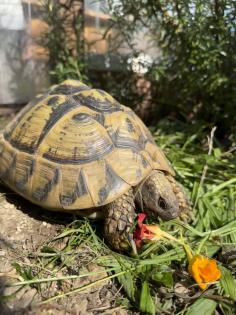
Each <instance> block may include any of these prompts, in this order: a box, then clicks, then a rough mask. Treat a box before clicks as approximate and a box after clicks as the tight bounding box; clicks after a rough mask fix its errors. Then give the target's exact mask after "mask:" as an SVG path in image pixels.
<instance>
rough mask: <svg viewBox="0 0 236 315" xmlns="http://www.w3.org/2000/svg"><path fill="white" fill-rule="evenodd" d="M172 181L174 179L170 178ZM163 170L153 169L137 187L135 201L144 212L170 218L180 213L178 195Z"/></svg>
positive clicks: (166, 218) (165, 218) (164, 218)
mask: <svg viewBox="0 0 236 315" xmlns="http://www.w3.org/2000/svg"><path fill="white" fill-rule="evenodd" d="M172 180H173V182H174V179H173V178H172ZM173 182H171V180H170V178H169V177H168V176H167V175H166V174H165V173H163V172H161V171H157V170H153V171H152V173H151V174H150V175H149V176H148V177H147V179H146V180H145V181H144V182H142V184H141V185H140V186H139V187H138V191H137V194H136V201H137V202H138V203H139V205H140V206H141V207H143V208H144V211H145V212H148V213H152V214H154V215H157V216H159V217H161V218H162V219H163V220H171V219H174V218H176V217H178V216H179V214H180V202H179V197H178V196H177V194H176V192H175V191H174V190H175V189H174V187H175V186H174V184H173Z"/></svg>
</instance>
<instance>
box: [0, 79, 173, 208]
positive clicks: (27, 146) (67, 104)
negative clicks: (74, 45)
mask: <svg viewBox="0 0 236 315" xmlns="http://www.w3.org/2000/svg"><path fill="white" fill-rule="evenodd" d="M153 169H158V170H163V171H165V172H167V173H170V174H172V175H174V173H173V170H172V168H171V167H170V164H169V162H168V161H167V159H166V158H165V156H164V154H163V152H162V151H161V150H160V149H159V148H158V147H157V145H156V144H155V142H154V140H153V138H152V136H151V134H150V132H149V130H148V129H147V127H146V126H145V125H144V124H143V122H142V121H141V120H140V119H139V118H138V117H137V116H136V114H135V113H134V112H133V111H132V110H131V109H130V108H128V107H125V106H123V105H121V104H119V103H118V102H117V101H116V100H115V99H114V98H112V97H111V96H110V95H109V94H107V93H106V92H104V91H102V90H97V89H91V88H90V87H88V86H86V85H84V84H83V83H81V82H79V81H74V80H67V81H64V82H63V83H61V84H59V85H55V86H53V87H51V88H50V89H49V90H47V91H46V92H45V93H44V94H43V95H39V96H38V97H37V98H36V99H35V100H34V101H32V102H30V103H29V104H28V105H27V106H26V107H25V108H24V109H23V110H22V111H21V112H20V113H19V114H18V115H17V116H16V117H15V119H14V120H13V121H12V122H11V123H10V124H9V125H8V126H7V127H6V129H5V131H4V132H3V134H2V135H1V136H0V178H1V179H2V180H3V182H4V183H5V184H6V185H8V186H9V187H11V188H12V189H13V190H14V191H16V192H17V193H19V194H20V195H22V196H23V197H25V198H26V199H28V200H30V201H32V202H33V203H35V204H39V205H40V206H42V207H45V208H48V209H52V210H61V211H67V210H68V211H69V210H70V211H71V210H80V209H86V208H92V207H98V206H102V205H106V204H108V203H110V202H112V201H113V200H115V199H116V198H117V197H119V196H121V195H122V194H123V193H124V192H126V191H127V190H128V189H129V188H130V187H131V186H136V185H137V184H139V183H140V182H141V181H142V180H144V179H145V177H146V176H148V174H150V172H151V171H152V170H153Z"/></svg>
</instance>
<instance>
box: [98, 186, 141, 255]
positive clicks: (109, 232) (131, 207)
mask: <svg viewBox="0 0 236 315" xmlns="http://www.w3.org/2000/svg"><path fill="white" fill-rule="evenodd" d="M135 217H136V214H135V203H134V194H133V190H132V189H130V190H128V191H127V192H126V193H125V194H123V195H122V196H121V197H119V198H117V199H116V200H115V201H113V202H111V203H110V204H108V205H107V206H106V213H105V226H104V230H105V237H106V239H107V240H108V242H109V243H110V244H111V246H112V247H113V248H114V249H116V250H118V251H125V250H128V249H130V247H131V246H130V245H132V244H130V241H132V240H133V235H132V228H133V226H134V220H135Z"/></svg>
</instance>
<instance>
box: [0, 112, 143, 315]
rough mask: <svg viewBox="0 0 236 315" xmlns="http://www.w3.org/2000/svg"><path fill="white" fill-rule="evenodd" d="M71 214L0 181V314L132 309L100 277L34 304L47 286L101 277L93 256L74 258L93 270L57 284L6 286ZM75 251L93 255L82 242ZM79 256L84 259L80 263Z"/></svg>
mask: <svg viewBox="0 0 236 315" xmlns="http://www.w3.org/2000/svg"><path fill="white" fill-rule="evenodd" d="M7 118H8V119H6V118H5V119H3V118H2V117H0V128H3V127H4V125H5V124H6V122H7V120H9V119H11V117H10V116H8V117H7ZM72 220H73V218H72V217H71V216H65V215H64V214H56V213H52V212H49V211H46V210H44V209H42V208H40V207H38V206H35V205H33V204H31V203H30V202H27V201H26V200H24V199H23V198H21V197H20V196H18V195H17V194H15V193H14V192H12V191H10V190H8V189H6V188H5V187H4V186H3V185H0V227H1V228H0V314H1V315H13V314H14V315H15V314H16V315H17V314H19V315H49V314H50V315H54V314H58V315H62V314H63V315H67V314H68V315H69V314H76V315H92V314H107V315H108V314H114V315H125V314H135V313H133V312H131V311H128V310H126V309H125V308H124V307H123V306H119V305H118V304H117V300H118V299H120V298H122V293H121V288H120V287H119V286H118V284H116V283H115V282H114V281H106V282H103V283H101V284H99V285H96V286H92V287H91V288H89V289H86V291H82V292H80V293H76V294H72V295H69V296H68V297H63V298H61V299H59V300H56V302H55V301H53V302H52V303H46V304H41V305H39V302H41V301H43V300H45V299H47V298H48V296H47V294H48V291H50V296H51V295H57V294H59V293H62V292H65V291H66V289H68V288H69V289H70V290H71V289H73V288H75V287H76V288H77V287H80V286H84V285H86V284H89V283H91V282H94V281H96V280H99V279H101V278H104V277H106V276H107V274H106V272H105V270H104V269H103V267H101V266H98V265H97V264H95V263H94V262H93V259H90V260H89V259H86V260H82V262H78V270H79V272H81V270H82V272H87V273H89V272H92V273H93V275H91V276H88V277H86V278H78V279H75V280H73V281H64V282H62V284H61V286H58V283H57V282H56V283H50V286H47V288H45V291H42V292H40V290H37V289H36V287H34V286H29V285H25V286H24V287H23V288H21V289H20V290H19V288H18V287H12V286H8V285H9V283H11V284H12V283H13V282H18V281H22V280H24V279H25V277H22V275H21V272H22V270H20V269H19V266H24V265H25V266H27V267H28V269H29V266H32V270H33V269H34V267H35V266H37V264H39V260H38V259H37V258H38V257H37V253H38V252H39V249H40V248H41V247H42V246H43V245H44V244H47V243H48V241H49V240H50V239H53V238H55V236H57V235H58V233H60V232H61V231H62V230H63V229H64V227H65V224H67V223H68V222H70V221H72ZM59 246H62V245H59ZM81 251H82V252H83V257H92V258H93V255H92V253H91V252H90V249H89V248H82V249H81ZM34 254H35V258H34ZM83 261H86V263H85V264H84V265H83ZM65 272H66V273H65ZM65 272H64V273H63V274H59V273H57V275H56V276H62V275H63V276H65V275H66V274H68V275H69V268H68V269H65ZM94 274H95V275H94ZM53 276H55V275H53ZM67 291H68V290H67ZM136 314H137V313H136Z"/></svg>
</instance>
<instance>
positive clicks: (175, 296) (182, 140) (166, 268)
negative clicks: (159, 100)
mask: <svg viewBox="0 0 236 315" xmlns="http://www.w3.org/2000/svg"><path fill="white" fill-rule="evenodd" d="M159 126H160V127H159V129H157V130H152V131H153V135H154V137H155V139H156V141H157V143H158V145H159V146H160V147H161V148H162V149H163V150H164V151H165V153H166V155H167V156H168V158H169V159H170V161H171V162H172V164H173V166H174V169H175V170H176V175H177V179H178V181H179V182H180V183H181V184H182V185H183V186H184V187H185V189H186V191H187V194H188V195H189V199H190V200H191V204H192V207H193V211H192V221H191V222H190V223H189V224H187V223H184V222H181V221H180V220H173V221H171V222H156V223H158V224H159V225H160V226H161V228H162V229H163V230H165V231H168V232H170V233H171V234H173V235H174V236H175V237H177V238H182V239H184V240H185V242H186V243H187V244H188V245H189V246H190V247H191V248H192V249H193V250H194V251H196V252H199V253H201V254H203V255H206V256H208V257H214V258H215V259H218V257H219V252H220V251H221V250H222V247H225V246H230V245H235V246H236V220H235V218H236V176H235V174H236V157H235V154H234V153H233V150H231V148H229V149H227V150H225V149H224V148H223V147H222V146H220V144H219V143H218V142H217V140H216V139H215V138H214V137H213V136H212V138H211V141H210V147H211V146H212V148H210V149H209V143H207V136H209V131H208V132H207V131H206V130H207V128H203V127H201V128H199V129H197V128H196V127H194V128H193V127H191V126H186V125H181V124H180V123H178V124H177V123H176V124H175V125H174V124H171V123H169V122H166V121H165V122H161V123H160V124H159ZM97 227H98V226H97V225H96V223H93V222H89V221H88V220H86V219H82V220H76V221H74V222H73V223H71V224H69V225H68V226H67V227H65V229H64V231H63V232H62V233H61V234H59V235H58V236H57V237H56V238H55V239H53V240H50V241H49V242H48V243H47V244H45V245H44V246H43V247H41V248H40V249H39V251H38V252H37V253H34V254H33V253H29V254H28V259H30V261H31V262H32V263H31V265H30V266H29V265H27V264H22V263H21V262H17V263H15V264H14V266H15V268H16V270H17V272H18V274H19V275H20V276H21V279H22V281H20V282H16V283H13V284H11V285H12V286H16V287H19V288H20V287H23V286H25V285H26V284H28V285H30V286H32V287H35V288H36V289H37V290H38V292H43V294H42V299H43V301H42V303H47V302H51V301H53V300H59V299H60V300H62V299H63V298H64V297H66V296H67V297H68V296H70V295H73V294H76V293H78V292H82V291H84V290H87V289H88V288H90V287H92V286H95V285H97V284H102V283H106V282H107V281H108V280H111V279H116V281H117V282H118V283H120V284H121V285H122V288H123V298H119V299H118V300H117V302H116V303H117V304H119V305H123V306H124V307H126V308H130V309H135V310H139V311H142V312H144V313H146V314H156V313H159V314H179V315H180V314H187V315H194V314H197V315H199V314H205V315H210V314H227V315H230V314H232V315H233V314H235V303H236V281H235V265H234V264H233V263H232V264H231V265H230V264H225V263H224V262H219V266H220V269H221V272H222V278H221V280H220V281H219V282H217V283H216V284H213V285H212V286H210V287H209V288H208V289H207V290H205V291H201V290H200V289H199V287H198V285H197V284H196V283H195V282H194V280H193V279H192V278H191V276H190V275H189V274H188V272H187V260H186V255H185V252H184V249H183V248H182V247H181V246H179V245H177V244H174V243H173V242H172V243H171V242H167V241H164V240H161V241H159V242H156V243H149V244H145V245H144V246H143V248H142V250H141V252H139V254H138V256H136V257H131V256H130V257H128V256H124V255H121V254H118V253H115V252H113V251H111V250H110V249H109V248H108V247H107V246H106V244H104V242H103V240H102V236H101V231H99V229H97ZM98 235H100V237H99V236H98ZM61 242H63V246H61V247H58V246H57V244H59V243H61ZM78 256H79V257H80V259H79V262H78ZM90 262H95V263H97V264H99V265H101V266H103V267H105V269H106V271H107V276H104V277H103V278H101V279H99V280H96V281H94V282H91V283H89V284H86V285H82V286H78V287H74V286H73V285H72V287H71V288H69V289H68V288H66V287H64V286H63V283H64V282H65V281H68V280H74V279H76V278H83V277H87V276H88V272H83V267H84V266H86V265H87V264H89V263H90ZM68 270H70V275H69V274H68ZM58 274H60V275H61V276H58ZM90 276H92V274H91V273H90ZM52 283H57V284H59V285H60V288H61V290H60V292H58V293H57V294H52V295H51V294H50V287H51V285H52ZM72 284H73V283H72Z"/></svg>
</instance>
